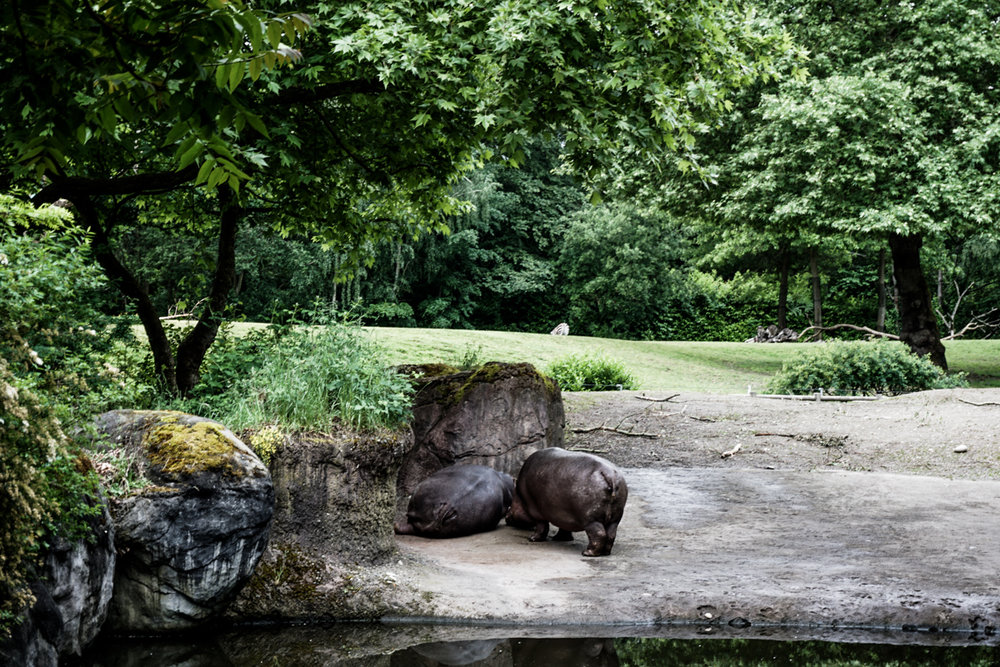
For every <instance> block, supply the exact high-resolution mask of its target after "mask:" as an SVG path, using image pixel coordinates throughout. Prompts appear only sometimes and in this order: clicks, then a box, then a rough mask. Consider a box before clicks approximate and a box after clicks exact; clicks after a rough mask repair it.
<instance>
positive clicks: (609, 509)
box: [507, 447, 628, 556]
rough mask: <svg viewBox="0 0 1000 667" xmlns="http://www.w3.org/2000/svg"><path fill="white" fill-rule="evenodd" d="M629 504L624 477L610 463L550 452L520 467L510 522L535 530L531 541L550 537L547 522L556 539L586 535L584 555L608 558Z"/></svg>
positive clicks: (558, 450) (578, 454) (555, 450)
mask: <svg viewBox="0 0 1000 667" xmlns="http://www.w3.org/2000/svg"><path fill="white" fill-rule="evenodd" d="M626 500H628V486H627V485H626V484H625V478H624V477H622V473H621V471H620V470H618V468H616V467H615V466H614V465H612V464H611V463H610V462H609V461H606V460H605V459H602V458H601V457H599V456H594V455H593V454H584V453H583V452H569V451H566V450H565V449H562V448H560V447H549V448H547V449H542V450H539V451H537V452H535V453H534V454H532V455H531V456H529V457H528V458H527V460H525V462H524V465H523V466H522V467H521V472H520V474H519V475H518V476H517V485H516V488H515V492H514V502H513V503H512V504H511V507H510V511H509V512H508V513H507V523H508V524H510V525H513V526H531V527H534V529H535V532H534V534H533V535H532V536H531V537H530V538H528V539H529V540H531V541H532V542H541V541H544V540H545V539H547V538H548V534H549V523H552V524H554V525H555V526H556V527H557V528H558V529H559V532H558V533H556V535H555V537H553V538H552V539H554V540H572V539H573V532H574V531H579V530H583V531H586V532H587V537H588V538H589V540H590V543H589V544H588V545H587V548H586V549H585V550H584V552H583V555H584V556H607V555H608V554H610V553H611V547H612V546H614V543H615V536H616V535H617V533H618V523H619V522H620V521H621V519H622V513H623V512H624V510H625V501H626Z"/></svg>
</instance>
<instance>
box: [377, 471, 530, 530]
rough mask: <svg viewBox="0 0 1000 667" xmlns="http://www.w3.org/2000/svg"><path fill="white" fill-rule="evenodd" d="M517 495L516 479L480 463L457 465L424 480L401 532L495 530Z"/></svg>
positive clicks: (418, 488) (401, 525) (419, 486)
mask: <svg viewBox="0 0 1000 667" xmlns="http://www.w3.org/2000/svg"><path fill="white" fill-rule="evenodd" d="M513 497H514V480H513V478H512V477H511V476H510V475H508V474H507V473H504V472H499V471H497V470H494V469H493V468H489V467H487V466H480V465H453V466H449V467H447V468H444V469H442V470H438V471H437V472H436V473H434V474H433V475H431V476H430V477H428V478H427V479H425V480H424V481H422V482H420V484H418V485H417V488H416V489H414V490H413V494H412V495H411V496H410V502H409V505H408V506H407V508H406V521H404V522H401V523H397V524H396V525H395V526H393V529H394V530H395V531H396V533H398V534H400V535H420V536H422V537H461V536H463V535H472V534H473V533H483V532H486V531H488V530H493V529H494V528H496V527H497V524H498V523H500V519H502V518H503V517H504V515H505V514H506V513H507V510H508V509H510V503H511V501H512V500H513Z"/></svg>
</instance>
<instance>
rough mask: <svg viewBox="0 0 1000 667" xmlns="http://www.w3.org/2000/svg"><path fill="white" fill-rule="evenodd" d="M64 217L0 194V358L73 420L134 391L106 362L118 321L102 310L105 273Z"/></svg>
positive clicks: (120, 328)
mask: <svg viewBox="0 0 1000 667" xmlns="http://www.w3.org/2000/svg"><path fill="white" fill-rule="evenodd" d="M69 221H70V216H69V214H68V213H67V212H66V211H65V210H64V209H59V208H55V207H48V206H46V207H42V208H39V209H35V208H34V207H32V206H31V205H29V204H26V203H24V202H20V201H18V200H16V199H14V198H12V197H9V196H5V195H0V357H3V358H6V359H7V360H8V361H9V363H10V369H11V372H13V373H14V374H16V375H17V376H18V377H19V378H20V381H21V382H22V383H23V384H24V385H25V386H30V387H32V388H34V390H35V391H36V393H38V394H39V396H40V398H41V399H42V400H44V401H47V402H49V403H54V404H59V405H60V406H61V407H60V408H59V409H60V410H61V414H60V416H61V418H62V419H63V420H64V421H68V422H71V423H72V424H73V425H74V426H77V425H80V424H81V423H83V422H88V421H89V420H90V418H91V416H92V415H93V414H94V413H96V412H102V411H104V410H107V409H111V408H113V407H121V405H122V404H125V403H129V402H131V401H132V400H133V399H134V398H135V397H136V396H135V392H134V391H133V388H132V387H129V386H127V385H126V384H125V383H124V382H123V378H122V377H121V376H120V373H119V371H118V369H117V368H116V367H115V366H114V365H113V364H112V363H111V361H112V349H113V348H114V347H115V346H116V345H117V344H119V343H120V342H121V341H124V340H125V337H126V335H127V329H126V326H125V321H124V319H123V318H117V317H109V316H107V315H105V314H104V312H103V311H104V309H105V308H106V307H107V305H108V304H107V302H106V299H105V296H104V295H105V294H106V293H107V291H108V283H107V280H106V279H105V278H104V276H103V274H102V273H101V272H100V271H99V269H98V268H97V267H95V266H94V265H93V264H92V262H91V261H90V258H89V257H88V256H87V247H86V244H85V242H84V240H83V239H80V238H78V237H77V236H75V235H73V234H71V233H69V232H68V231H66V227H67V226H68V225H69ZM4 223H6V224H4ZM28 228H33V229H36V230H39V229H40V230H42V231H39V232H36V233H35V234H28V233H26V232H24V231H23V230H25V229H28ZM50 396H51V397H52V399H53V400H51V401H50V400H49V397H50ZM70 406H71V407H72V410H71V411H70V410H69V409H68V408H69V407H70Z"/></svg>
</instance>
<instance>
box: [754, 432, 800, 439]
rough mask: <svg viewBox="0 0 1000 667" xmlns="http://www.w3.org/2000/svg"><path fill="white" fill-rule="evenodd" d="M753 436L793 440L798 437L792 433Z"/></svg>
mask: <svg viewBox="0 0 1000 667" xmlns="http://www.w3.org/2000/svg"><path fill="white" fill-rule="evenodd" d="M754 435H756V436H759V437H775V438H792V439H793V440H795V439H797V438H798V437H799V436H797V435H795V434H793V433H754Z"/></svg>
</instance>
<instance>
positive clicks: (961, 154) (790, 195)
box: [115, 2, 1000, 340]
mask: <svg viewBox="0 0 1000 667" xmlns="http://www.w3.org/2000/svg"><path fill="white" fill-rule="evenodd" d="M987 4H989V5H992V4H993V3H987ZM760 9H761V11H768V12H770V13H772V14H773V15H774V16H775V18H776V20H777V21H778V22H779V23H781V24H782V25H783V26H784V27H785V28H786V29H787V30H789V31H790V33H791V36H792V38H793V39H794V40H795V42H796V43H797V44H799V45H801V46H802V47H804V48H805V49H807V50H808V52H809V54H810V60H809V62H808V69H809V76H808V77H806V78H805V80H802V79H800V78H796V77H784V78H781V77H778V78H776V79H772V80H770V81H762V82H758V83H757V84H755V85H754V86H751V87H750V88H748V89H746V90H744V91H743V92H742V93H740V94H739V95H738V96H737V97H736V98H735V99H734V100H733V102H732V103H731V113H729V114H728V115H727V116H725V117H724V118H723V119H722V120H721V121H720V122H719V123H716V124H715V126H714V127H709V126H708V125H705V126H703V127H702V132H701V135H700V136H690V142H691V145H690V147H689V150H687V151H685V152H684V153H683V156H684V159H683V160H680V162H679V163H678V164H677V165H676V167H674V168H671V169H668V170H665V171H664V170H659V171H656V170H653V169H651V168H650V167H649V166H648V165H647V164H643V163H642V162H641V161H629V160H623V162H622V163H621V165H620V168H619V169H617V171H616V173H612V174H610V175H608V174H605V175H604V176H603V177H602V178H601V179H600V180H599V181H598V182H595V181H590V182H588V183H587V184H586V185H584V184H583V183H582V182H581V181H579V180H577V179H574V178H573V177H572V176H570V175H567V174H566V173H564V171H563V170H562V169H561V166H560V165H561V163H562V162H561V159H560V153H561V152H563V149H564V148H565V140H564V138H561V137H560V136H552V137H549V138H548V139H534V140H530V141H528V142H527V143H526V144H525V145H524V146H523V153H524V154H523V156H522V157H523V159H522V160H521V161H520V162H521V164H520V166H519V168H514V167H511V166H509V165H505V164H502V163H491V164H486V165H485V166H482V167H480V168H478V169H475V170H472V171H467V172H465V173H464V174H463V175H462V176H461V177H460V178H459V179H458V180H457V181H456V182H454V183H453V184H452V185H451V192H452V194H453V196H454V197H455V198H456V199H457V200H460V201H464V202H467V205H466V206H465V207H464V208H463V207H460V208H459V209H458V210H459V212H458V213H457V214H453V215H450V216H448V217H447V219H446V220H445V225H446V226H447V228H448V232H447V233H431V234H424V235H422V236H419V237H417V238H415V237H413V236H411V235H406V234H396V235H394V236H393V237H392V238H381V239H366V240H364V241H363V242H362V243H361V244H356V245H352V246H351V248H350V251H349V252H341V251H339V250H338V249H337V248H336V247H334V248H332V249H330V248H328V247H325V246H323V245H322V244H317V243H315V242H314V241H315V240H316V239H314V238H312V237H310V236H308V235H298V236H297V235H295V234H290V235H289V234H285V235H279V234H278V233H276V232H275V231H273V230H274V225H273V220H272V219H271V218H270V217H269V214H268V213H267V212H261V213H254V212H253V211H252V210H251V211H248V213H247V216H246V221H245V223H244V224H243V225H242V226H241V227H240V229H239V231H238V237H237V238H238V240H237V244H236V282H235V286H234V289H233V292H232V297H233V298H232V299H231V301H230V304H229V311H228V314H229V316H230V317H234V318H242V319H247V320H255V321H280V320H282V319H284V318H288V317H289V316H290V315H291V314H293V313H297V314H298V315H297V316H301V313H302V311H303V310H308V309H311V308H315V307H316V304H317V302H320V303H322V304H326V305H328V306H332V307H334V308H336V309H339V310H349V311H351V312H352V313H353V314H355V315H357V316H359V317H361V318H362V319H363V321H365V322H366V323H370V324H379V325H384V326H418V327H453V328H477V329H501V330H516V331H534V332H544V331H548V330H549V329H551V328H552V327H554V326H555V325H556V324H558V323H559V322H563V321H565V322H567V323H568V324H569V326H570V331H571V332H572V333H574V334H585V335H595V336H609V337H621V338H634V339H654V340H743V339H745V338H748V337H750V336H753V335H754V333H755V332H756V330H757V327H758V326H766V325H769V324H778V325H779V326H786V325H787V326H790V327H792V328H795V329H802V328H805V327H807V326H810V325H817V326H819V325H823V324H826V325H832V324H839V323H847V324H852V325H855V326H860V327H868V328H871V329H875V330H878V331H888V332H894V331H896V330H897V328H898V326H897V325H898V323H897V321H896V320H897V311H896V309H895V307H894V305H895V301H896V299H898V290H897V285H896V282H895V278H894V272H893V266H892V257H891V254H890V252H889V250H890V241H891V239H892V238H893V234H898V233H900V230H902V231H903V232H905V233H906V234H908V235H909V236H908V237H907V238H909V239H915V240H916V241H917V251H918V252H919V253H920V258H921V266H920V267H919V268H920V270H921V271H922V272H923V273H924V276H925V278H926V280H927V283H928V284H929V286H930V291H931V297H932V299H933V310H934V313H935V316H936V318H937V321H938V328H939V329H940V332H941V335H942V336H945V337H947V336H949V335H959V334H961V335H965V336H970V337H976V336H989V335H992V334H993V333H994V332H995V331H996V327H997V324H998V322H1000V317H998V311H997V308H998V306H1000V302H998V292H997V287H998V284H1000V268H998V267H1000V262H998V260H1000V242H998V228H997V224H996V212H997V211H996V208H997V190H998V188H997V167H998V160H1000V158H998V156H1000V138H998V137H1000V129H998V115H997V112H996V110H997V108H1000V107H998V103H1000V100H998V99H997V97H998V94H997V90H996V89H995V86H994V83H995V82H996V81H997V80H998V79H1000V76H998V74H1000V70H998V63H1000V56H998V54H997V48H998V47H997V46H996V45H997V44H998V43H1000V40H997V39H995V38H996V37H997V35H996V32H997V19H996V16H997V13H998V12H997V7H994V6H990V7H982V6H980V5H979V4H977V3H968V2H935V3H919V4H918V5H914V6H911V7H908V8H902V7H900V8H898V10H895V9H894V10H893V11H888V10H885V9H883V8H881V5H880V4H879V3H875V2H862V3H855V5H854V6H852V7H851V8H849V9H848V8H831V7H829V6H828V5H826V4H825V3H818V2H805V3H784V2H777V3H769V4H768V6H767V7H766V8H765V7H761V8H760ZM991 39H992V41H991ZM695 140H696V141H695ZM677 167H679V168H677ZM602 199H603V201H602ZM163 205H164V204H163V203H161V204H160V206H163ZM167 206H168V207H169V208H171V211H170V214H169V215H166V216H164V215H161V214H162V213H163V209H161V210H160V211H159V214H157V215H152V214H151V213H150V212H149V211H136V212H135V215H137V216H138V218H139V219H141V221H142V224H138V225H134V226H130V227H122V230H123V231H121V232H120V233H119V234H118V235H117V236H116V238H115V241H116V243H117V244H119V248H120V255H121V256H122V257H123V259H124V261H125V262H126V263H127V264H128V265H129V266H130V268H132V270H133V271H134V272H135V273H136V275H137V276H138V277H139V279H140V280H141V281H142V283H143V285H144V286H146V287H147V288H148V289H149V292H150V294H151V296H152V298H153V301H154V303H155V304H156V308H157V310H158V311H159V312H160V313H161V314H163V315H167V314H183V313H185V312H193V311H196V310H197V305H198V304H200V303H202V300H203V299H204V298H205V297H207V295H208V293H209V291H210V287H211V279H212V274H211V269H212V266H213V262H214V259H213V252H214V243H215V236H214V230H213V229H212V228H211V226H207V227H205V226H202V227H199V226H198V225H190V226H189V229H191V230H192V231H191V233H178V226H177V224H176V220H177V218H178V217H183V216H185V215H190V216H191V217H197V216H198V215H201V214H200V213H198V212H197V211H194V210H192V211H186V209H185V206H186V204H185V199H184V198H183V197H174V198H173V199H172V200H168V203H167ZM331 215H335V214H334V213H331ZM163 221H165V223H166V224H163V225H158V222H163ZM331 224H336V221H331ZM198 229H203V230H205V231H206V233H205V234H203V235H199V234H198V233H197V230H198ZM840 333H844V334H846V335H852V332H850V331H847V332H844V331H841V332H840ZM853 335H857V334H856V332H855V334H853Z"/></svg>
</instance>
